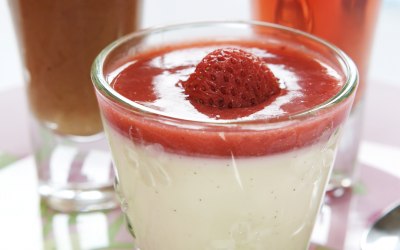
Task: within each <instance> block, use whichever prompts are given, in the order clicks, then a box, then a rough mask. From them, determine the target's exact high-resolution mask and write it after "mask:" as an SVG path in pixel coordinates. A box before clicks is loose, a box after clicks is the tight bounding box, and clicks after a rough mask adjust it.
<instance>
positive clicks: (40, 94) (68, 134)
mask: <svg viewBox="0 0 400 250" xmlns="http://www.w3.org/2000/svg"><path fill="white" fill-rule="evenodd" d="M139 4H140V3H139V1H137V0H129V1H128V0H57V1H53V0H39V1H37V0H9V5H10V9H11V12H12V15H13V19H14V26H15V29H16V33H17V37H18V39H19V44H20V51H21V56H22V61H23V64H24V70H25V80H26V84H27V86H26V88H27V97H28V100H29V107H30V110H31V113H32V119H31V120H32V128H31V131H32V142H33V150H34V156H35V161H36V166H37V173H38V178H39V193H40V195H41V196H42V197H43V198H44V199H45V200H46V201H47V203H48V204H49V205H50V207H52V208H53V209H56V210H59V211H63V212H69V211H89V210H97V209H107V208H112V207H115V204H116V203H115V197H114V192H113V188H112V183H113V181H112V180H113V171H112V162H111V156H110V154H109V152H108V149H107V143H106V141H105V138H104V135H103V132H102V130H103V129H102V125H101V119H100V114H99V110H98V105H97V101H96V97H95V94H94V89H93V85H92V84H91V80H90V67H91V64H92V62H93V60H94V58H95V57H96V55H97V54H98V53H99V52H100V51H101V49H102V48H104V46H106V45H107V44H109V43H110V42H111V41H113V40H115V39H117V38H118V37H120V36H122V35H124V34H127V33H130V32H133V31H135V30H136V29H137V27H138V13H139V7H140V6H139Z"/></svg>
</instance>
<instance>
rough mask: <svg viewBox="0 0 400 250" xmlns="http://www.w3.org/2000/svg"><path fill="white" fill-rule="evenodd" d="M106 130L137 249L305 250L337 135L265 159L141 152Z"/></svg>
mask: <svg viewBox="0 0 400 250" xmlns="http://www.w3.org/2000/svg"><path fill="white" fill-rule="evenodd" d="M105 125H106V127H105V130H106V133H107V136H108V137H109V142H110V146H111V151H112V154H113V158H114V163H115V167H116V171H117V179H118V185H117V192H118V193H119V196H120V198H121V206H122V209H123V211H124V212H125V213H126V215H127V218H128V221H129V224H130V226H131V227H132V228H133V234H134V236H135V243H136V246H137V247H138V248H140V250H253V249H254V250H265V249H269V250H291V249H293V250H304V249H307V247H308V241H309V239H310V236H311V232H312V229H313V225H314V221H315V219H316V216H317V213H318V210H319V207H320V204H321V200H322V197H323V194H324V189H325V186H326V183H327V180H328V177H329V173H330V170H331V166H332V165H333V160H334V155H335V149H336V144H337V134H338V133H334V134H333V135H332V136H331V138H330V139H329V140H328V141H325V142H320V143H317V144H313V145H311V146H307V147H304V148H301V149H296V150H292V151H289V152H283V153H277V154H273V155H267V156H262V157H240V158H239V157H235V156H231V157H214V156H210V157H204V156H190V155H182V154H175V153H170V152H166V151H165V150H164V149H163V147H162V146H161V145H156V144H153V145H146V146H144V145H138V144H135V143H134V142H133V141H131V140H129V139H128V138H126V137H125V136H123V135H120V134H119V133H118V132H117V131H115V130H114V129H113V128H112V127H110V126H107V124H105Z"/></svg>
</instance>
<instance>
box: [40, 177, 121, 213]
mask: <svg viewBox="0 0 400 250" xmlns="http://www.w3.org/2000/svg"><path fill="white" fill-rule="evenodd" d="M39 194H40V195H41V197H42V199H43V200H44V201H45V202H46V203H47V205H48V206H49V207H51V208H52V209H54V210H57V211H59V212H63V213H70V212H89V211H96V210H107V209H113V208H115V207H117V204H118V202H117V200H116V197H115V193H114V190H113V187H112V186H108V187H102V188H87V189H82V188H79V187H76V188H73V187H71V188H65V189H58V188H54V187H51V186H49V185H46V184H43V183H42V184H39Z"/></svg>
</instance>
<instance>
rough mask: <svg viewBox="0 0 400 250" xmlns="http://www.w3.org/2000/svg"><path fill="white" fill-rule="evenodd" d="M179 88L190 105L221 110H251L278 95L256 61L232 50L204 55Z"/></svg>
mask: <svg viewBox="0 0 400 250" xmlns="http://www.w3.org/2000/svg"><path fill="white" fill-rule="evenodd" d="M182 86H183V88H184V90H185V93H186V94H187V95H188V99H189V100H190V101H192V102H194V103H199V104H202V105H207V106H212V107H218V108H221V109H226V108H243V107H251V106H255V105H257V104H260V103H262V102H264V101H266V100H268V99H269V98H270V97H271V96H273V95H276V94H278V93H279V91H280V88H279V83H278V79H277V78H276V77H275V76H274V75H273V73H272V72H271V70H270V69H269V68H268V66H267V65H266V64H265V63H264V62H263V61H262V60H261V59H260V58H258V57H256V56H254V55H252V54H251V53H248V52H246V51H244V50H242V49H236V48H224V49H217V50H214V51H212V52H211V53H209V54H208V55H206V56H205V57H204V58H203V59H202V60H201V62H200V63H199V64H198V65H197V67H196V69H195V71H194V72H193V73H192V74H191V75H190V76H189V78H188V79H187V80H186V81H184V82H183V83H182Z"/></svg>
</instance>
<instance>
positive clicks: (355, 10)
mask: <svg viewBox="0 0 400 250" xmlns="http://www.w3.org/2000/svg"><path fill="white" fill-rule="evenodd" d="M380 2H381V1H380V0H329V1H321V0H252V2H251V3H252V9H253V10H252V11H253V17H254V19H256V20H260V21H265V22H272V23H276V24H281V25H285V26H288V27H292V28H295V29H299V30H302V31H306V32H309V33H311V34H313V35H316V36H318V37H321V38H323V39H326V40H327V41H329V42H331V43H333V44H334V45H336V46H338V47H339V48H340V49H342V50H343V51H344V52H346V53H347V54H348V55H349V56H350V57H351V58H352V59H353V60H354V62H355V63H356V65H357V68H358V70H359V74H360V86H359V87H358V90H357V96H356V100H355V102H354V105H353V109H352V111H351V114H350V117H349V119H348V121H347V123H346V128H345V129H344V136H343V139H342V141H341V143H340V146H339V152H338V157H337V159H336V162H335V166H334V168H333V174H332V178H331V180H330V183H329V187H328V191H331V192H330V193H331V194H333V196H341V195H342V194H343V191H345V190H346V189H347V188H350V187H351V186H352V184H353V182H354V177H355V175H356V166H357V153H358V148H359V144H360V140H361V136H362V135H361V132H362V129H361V128H362V121H363V119H362V117H363V112H364V111H363V110H364V105H363V103H364V101H363V97H364V92H365V86H366V84H367V74H368V64H369V57H370V51H371V46H372V41H373V35H374V30H375V23H376V20H377V16H378V12H379V6H380Z"/></svg>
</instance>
